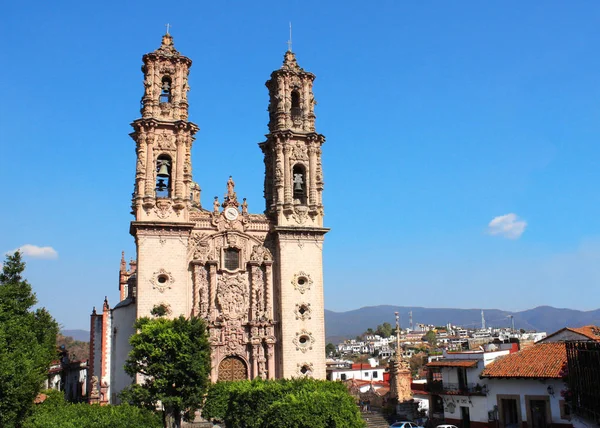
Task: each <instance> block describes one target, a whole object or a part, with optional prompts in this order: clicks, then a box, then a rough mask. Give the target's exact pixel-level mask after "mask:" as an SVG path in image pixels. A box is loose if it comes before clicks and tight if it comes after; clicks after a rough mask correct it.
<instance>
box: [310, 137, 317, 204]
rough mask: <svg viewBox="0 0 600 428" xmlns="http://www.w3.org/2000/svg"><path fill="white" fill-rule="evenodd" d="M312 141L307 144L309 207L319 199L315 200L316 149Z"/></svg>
mask: <svg viewBox="0 0 600 428" xmlns="http://www.w3.org/2000/svg"><path fill="white" fill-rule="evenodd" d="M313 144H314V142H312V141H311V142H310V145H309V146H308V165H309V166H308V169H309V171H310V172H309V179H310V186H309V198H308V205H309V206H310V207H311V208H314V207H315V206H316V205H318V203H319V201H317V150H316V149H315V147H314V145H313Z"/></svg>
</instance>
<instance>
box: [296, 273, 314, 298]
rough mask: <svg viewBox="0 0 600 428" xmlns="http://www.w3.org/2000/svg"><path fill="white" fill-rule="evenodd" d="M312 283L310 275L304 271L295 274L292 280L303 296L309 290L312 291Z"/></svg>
mask: <svg viewBox="0 0 600 428" xmlns="http://www.w3.org/2000/svg"><path fill="white" fill-rule="evenodd" d="M312 283H313V280H312V279H311V278H310V275H309V274H307V273H305V272H302V271H300V272H298V273H297V274H295V275H294V278H293V279H292V285H293V286H294V288H295V289H296V290H298V291H299V292H300V293H302V294H304V293H305V292H306V291H307V290H310V286H311V285H312Z"/></svg>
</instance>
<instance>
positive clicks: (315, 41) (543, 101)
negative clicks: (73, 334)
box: [0, 0, 600, 328]
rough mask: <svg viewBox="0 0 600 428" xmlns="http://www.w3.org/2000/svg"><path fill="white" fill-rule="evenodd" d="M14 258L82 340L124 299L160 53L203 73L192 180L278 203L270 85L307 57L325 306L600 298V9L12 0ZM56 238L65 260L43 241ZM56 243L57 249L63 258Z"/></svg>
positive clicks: (9, 235)
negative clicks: (321, 210)
mask: <svg viewBox="0 0 600 428" xmlns="http://www.w3.org/2000/svg"><path fill="white" fill-rule="evenodd" d="M3 12H4V17H5V19H4V20H3V21H4V22H3V25H2V26H1V28H0V36H1V37H2V40H3V47H2V51H3V52H2V61H1V64H2V66H1V67H0V80H1V81H2V83H3V84H2V98H3V102H2V103H0V145H1V147H2V152H3V156H2V159H3V162H2V179H3V181H4V195H5V197H4V202H3V204H2V209H1V210H0V224H1V225H2V226H1V228H2V229H1V231H2V232H1V233H0V251H1V252H3V253H4V252H6V251H9V250H13V249H15V248H19V247H22V246H23V245H30V246H31V247H26V248H27V253H28V254H30V255H29V256H27V257H26V259H27V262H28V266H27V277H28V278H29V280H30V281H31V283H32V284H33V286H34V289H35V290H36V292H37V294H38V298H39V300H40V304H42V305H44V306H46V307H47V308H48V309H49V310H50V311H51V312H52V314H53V315H54V316H55V317H56V318H57V319H58V321H59V322H60V323H62V324H63V326H64V327H66V328H89V314H90V312H91V310H92V307H93V306H94V305H95V306H98V307H100V306H101V304H102V300H103V298H104V296H105V295H107V296H108V298H109V301H110V302H111V304H112V305H114V304H116V303H117V300H118V282H117V278H118V267H119V259H120V254H121V251H122V250H124V251H125V252H126V256H127V257H128V258H129V257H131V256H132V255H133V254H134V251H135V247H134V242H133V239H132V237H131V236H130V235H129V233H128V231H129V222H130V221H131V220H132V217H131V216H130V215H129V205H130V196H131V191H132V187H133V178H134V167H135V158H134V156H135V152H134V143H133V141H132V140H131V139H130V138H129V136H128V133H129V132H131V128H130V126H129V124H130V123H131V121H133V120H134V119H136V118H138V117H139V100H140V97H141V95H142V90H143V86H142V74H141V71H140V66H141V56H142V55H143V54H144V53H146V52H150V51H152V50H154V49H156V48H157V47H158V46H159V44H160V39H161V36H162V34H163V33H164V31H165V26H164V25H165V24H166V23H170V24H171V25H172V28H171V34H172V35H173V37H174V40H175V46H176V48H177V49H178V50H179V51H180V52H181V53H183V54H185V55H186V56H188V57H190V58H191V59H192V60H193V62H194V63H193V66H192V70H191V75H190V86H191V92H190V94H189V100H190V119H191V120H192V121H194V122H195V123H197V124H198V125H199V126H200V128H201V130H200V132H199V133H198V135H197V137H198V138H197V140H196V142H195V145H194V149H193V152H192V156H193V157H192V161H193V166H194V179H195V180H196V181H198V182H199V183H200V186H201V187H202V202H203V204H204V205H205V206H210V201H211V200H212V198H213V197H214V195H220V194H222V193H223V192H224V190H225V183H226V181H227V178H228V177H229V175H233V177H234V178H235V181H236V191H237V193H238V195H239V196H241V197H246V198H248V202H249V208H250V211H253V212H262V210H263V209H264V202H263V197H262V183H263V179H262V177H263V164H262V158H261V152H260V150H259V148H258V146H257V143H258V142H260V141H263V139H264V134H265V133H266V132H267V127H266V124H267V112H266V108H267V104H268V96H267V90H266V88H265V87H264V82H265V81H266V80H267V79H268V77H269V75H270V73H271V71H272V70H274V69H276V68H278V67H279V66H280V65H281V61H282V59H283V53H284V51H285V49H286V41H287V39H288V22H289V21H292V22H293V27H294V35H293V50H294V51H295V53H296V55H297V58H298V61H299V63H300V65H301V66H302V67H304V68H305V69H307V70H309V71H312V72H313V73H315V74H316V76H317V80H316V82H315V96H316V99H317V100H318V103H319V104H318V105H317V112H316V113H317V130H318V131H319V132H321V133H323V134H324V135H325V136H326V137H327V142H326V144H325V146H324V148H323V163H324V165H323V166H324V175H325V183H326V184H325V194H324V201H325V204H326V205H325V208H326V226H328V227H331V232H330V233H329V234H328V235H327V237H326V244H325V248H324V261H325V301H326V307H327V308H328V309H332V310H337V311H341V310H348V309H354V308H358V307H361V306H367V305H377V304H384V303H385V304H398V305H404V306H427V307H461V308H500V309H507V310H521V309H527V308H531V307H534V306H539V305H553V306H557V307H569V308H574V309H583V310H589V309H595V308H597V307H598V296H599V294H600V293H599V292H598V291H597V290H598V285H599V280H600V226H599V219H600V192H599V191H598V185H599V183H600V168H599V165H598V163H599V161H598V159H599V158H600V145H599V136H600V56H599V55H598V49H597V48H598V46H599V45H600V26H598V22H600V3H598V2H594V1H577V2H569V3H567V2H563V1H545V2H518V1H507V2H501V3H500V2H498V3H495V4H493V3H492V2H477V1H473V2H466V1H463V2H400V1H377V2H357V1H344V2H337V1H336V2H333V1H332V2H321V1H306V0H305V1H277V2H272V1H261V2H231V1H229V2H216V1H215V2H192V1H189V2H171V3H166V2H153V1H146V2H143V3H142V2H114V1H105V2H81V1H77V2H62V1H56V2H42V1H39V2H8V3H6V4H5V5H4V6H3ZM37 247H51V248H50V249H46V250H43V249H42V250H40V249H38V248H37ZM52 251H54V252H55V253H53V252H52Z"/></svg>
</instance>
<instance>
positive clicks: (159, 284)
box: [150, 269, 175, 293]
mask: <svg viewBox="0 0 600 428" xmlns="http://www.w3.org/2000/svg"><path fill="white" fill-rule="evenodd" d="M174 282H175V279H173V275H171V272H167V271H166V270H164V269H159V270H158V271H156V272H154V273H153V274H152V278H150V283H151V284H152V288H154V289H155V290H158V291H159V292H161V293H164V292H165V291H166V290H167V289H170V288H171V286H172V285H173V283H174Z"/></svg>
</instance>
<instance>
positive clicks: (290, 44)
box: [287, 21, 292, 52]
mask: <svg viewBox="0 0 600 428" xmlns="http://www.w3.org/2000/svg"><path fill="white" fill-rule="evenodd" d="M287 45H288V52H291V51H292V22H291V21H290V39H289V40H288V41H287Z"/></svg>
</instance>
